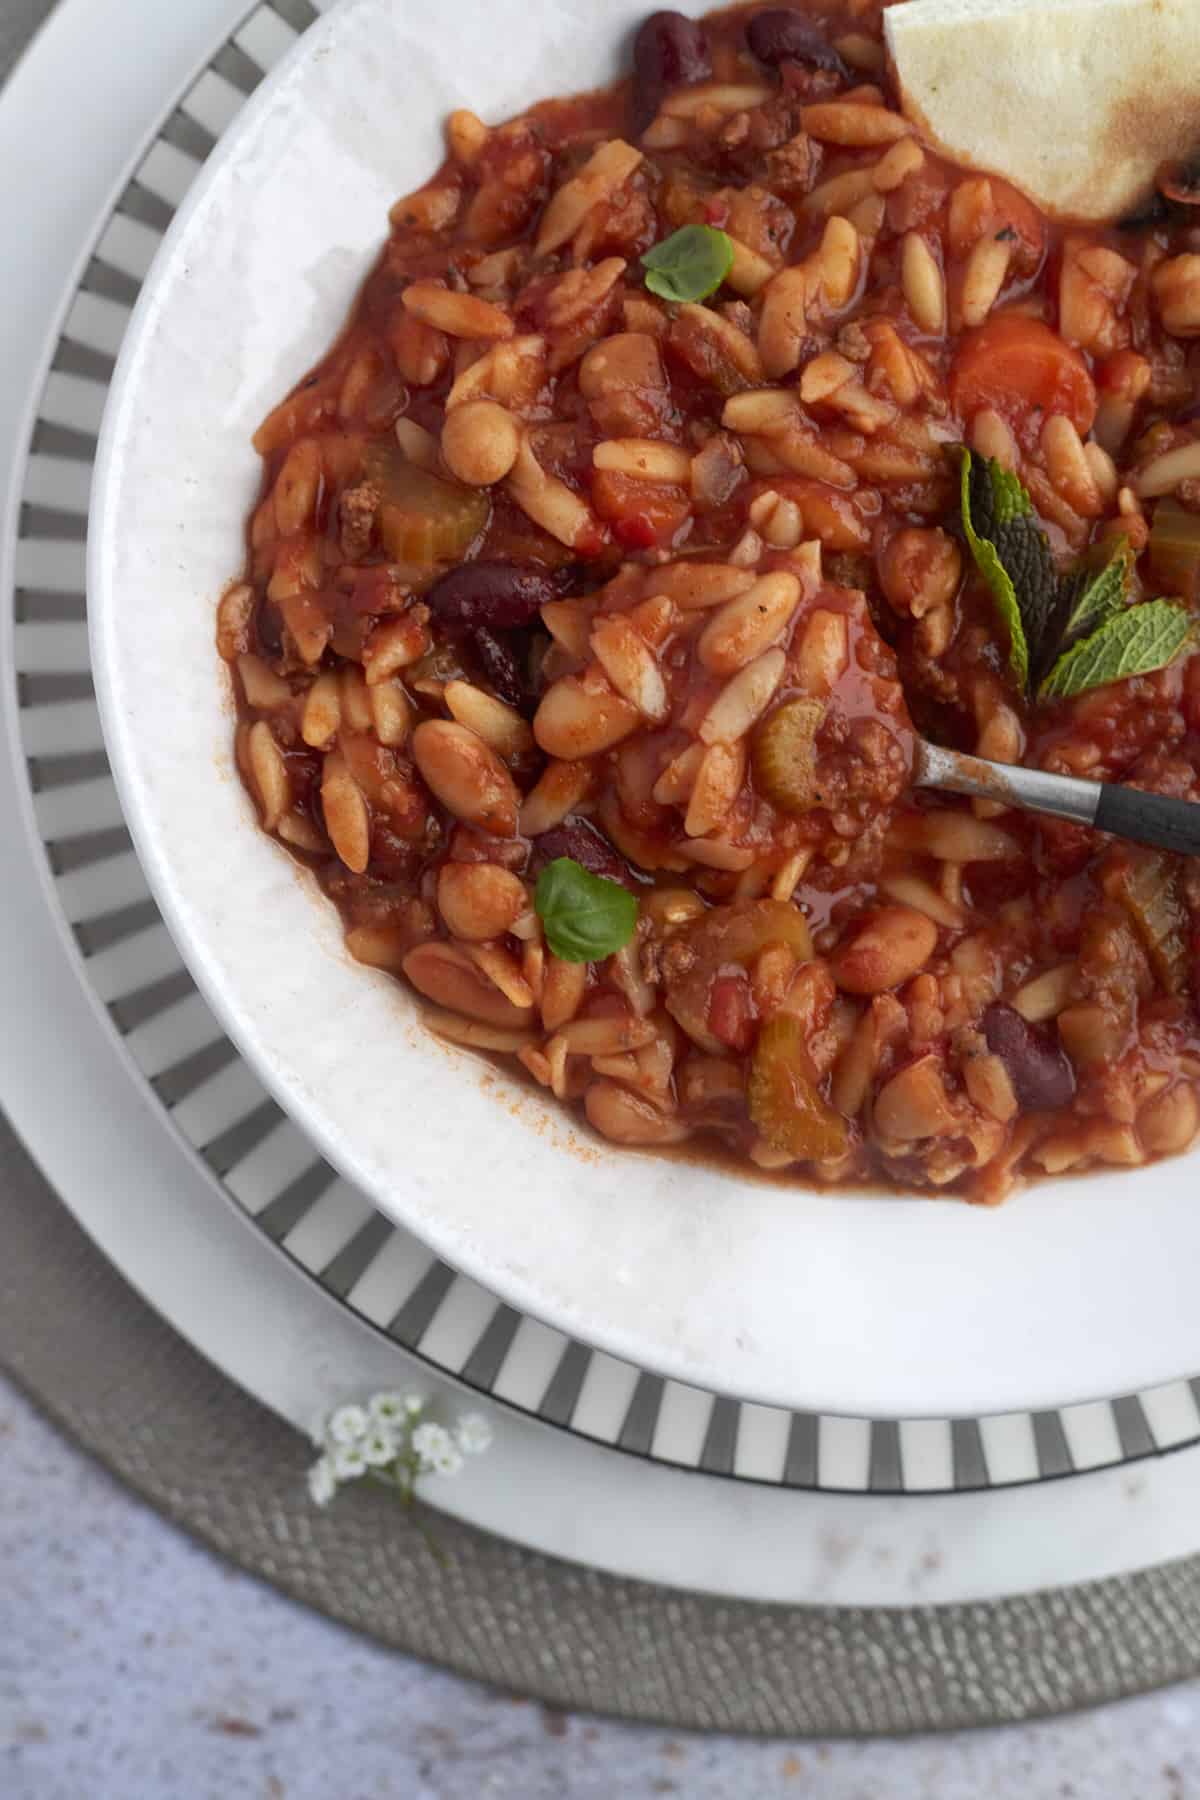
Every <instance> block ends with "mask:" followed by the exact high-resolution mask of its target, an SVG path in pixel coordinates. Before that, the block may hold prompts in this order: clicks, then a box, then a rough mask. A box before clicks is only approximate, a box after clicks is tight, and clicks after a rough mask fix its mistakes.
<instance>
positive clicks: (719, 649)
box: [693, 540, 800, 836]
mask: <svg viewBox="0 0 1200 1800" xmlns="http://www.w3.org/2000/svg"><path fill="white" fill-rule="evenodd" d="M797 541H798V540H797ZM799 604H800V583H799V581H798V580H797V579H796V577H795V576H794V575H789V574H787V573H785V572H783V571H779V572H777V573H775V574H773V575H764V576H763V577H762V578H761V580H759V581H756V582H755V583H754V586H753V587H751V588H749V589H747V591H746V592H745V593H744V594H739V595H738V597H737V598H736V599H734V600H729V601H726V603H725V605H724V606H723V607H722V608H721V609H720V611H719V612H718V613H716V614H715V615H714V617H713V618H712V619H711V620H710V621H709V623H708V624H707V625H706V626H705V628H704V631H703V632H702V633H701V636H700V641H699V644H698V645H697V648H696V653H697V655H698V656H699V658H700V661H701V662H702V663H703V665H704V667H705V668H706V669H709V670H711V671H712V673H713V674H714V675H732V674H734V673H736V671H737V670H738V669H742V668H745V666H746V664H747V663H748V662H752V661H753V660H754V658H755V657H756V656H761V654H762V652H763V651H764V650H766V649H767V648H769V646H770V645H771V644H772V643H773V642H774V640H775V639H776V638H777V637H778V636H779V635H780V633H781V632H782V631H784V630H785V629H786V627H787V626H788V624H789V623H790V621H791V619H792V616H793V615H794V613H795V611H796V608H797V607H798V606H799ZM693 835H696V836H699V835H701V834H700V833H695V834H693Z"/></svg>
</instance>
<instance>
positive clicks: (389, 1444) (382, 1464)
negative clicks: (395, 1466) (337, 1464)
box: [352, 1425, 399, 1469]
mask: <svg viewBox="0 0 1200 1800" xmlns="http://www.w3.org/2000/svg"><path fill="white" fill-rule="evenodd" d="M352 1448H353V1449H355V1450H357V1451H359V1452H360V1454H361V1456H362V1459H363V1461H364V1462H365V1463H366V1465H367V1467H368V1469H386V1468H387V1466H388V1464H389V1463H390V1462H395V1460H396V1451H397V1449H398V1448H399V1446H398V1445H397V1442H396V1434H395V1432H394V1431H389V1430H387V1428H386V1427H385V1426H381V1425H377V1426H376V1427H375V1429H374V1430H373V1431H368V1433H367V1435H366V1437H365V1438H363V1440H362V1441H361V1443H358V1444H355V1445H353V1446H352Z"/></svg>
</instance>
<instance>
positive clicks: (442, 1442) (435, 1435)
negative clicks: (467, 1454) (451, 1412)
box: [412, 1421, 457, 1470]
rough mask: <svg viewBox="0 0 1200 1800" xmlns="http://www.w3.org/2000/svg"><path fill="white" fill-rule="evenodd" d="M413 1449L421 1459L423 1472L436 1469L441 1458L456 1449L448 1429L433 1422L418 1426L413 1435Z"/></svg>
mask: <svg viewBox="0 0 1200 1800" xmlns="http://www.w3.org/2000/svg"><path fill="white" fill-rule="evenodd" d="M412 1447H413V1449H414V1450H415V1451H416V1453H417V1455H418V1456H419V1457H420V1459H421V1467H422V1470H429V1469H436V1467H437V1464H438V1459H439V1457H444V1456H445V1455H446V1453H447V1451H450V1450H453V1449H454V1445H453V1443H452V1442H451V1440H450V1433H449V1432H448V1431H447V1430H446V1427H445V1426H444V1425H434V1424H433V1423H432V1422H431V1421H427V1422H426V1423H425V1424H424V1425H418V1426H417V1428H416V1430H415V1431H414V1432H413V1434H412ZM455 1454H457V1452H455Z"/></svg>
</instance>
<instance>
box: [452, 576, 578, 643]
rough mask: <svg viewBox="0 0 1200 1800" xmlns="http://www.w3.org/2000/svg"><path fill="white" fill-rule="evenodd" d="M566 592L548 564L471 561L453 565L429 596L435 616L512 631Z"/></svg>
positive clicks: (462, 625) (469, 627)
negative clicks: (549, 572)
mask: <svg viewBox="0 0 1200 1800" xmlns="http://www.w3.org/2000/svg"><path fill="white" fill-rule="evenodd" d="M560 592H561V585H560V583H559V582H557V581H555V579H554V578H553V577H552V576H551V575H549V574H547V573H546V571H545V570H544V569H538V568H534V567H532V566H528V565H526V566H522V565H521V564H520V563H503V562H472V563H463V564H462V565H461V567H459V568H457V569H451V570H449V572H448V573H447V574H445V575H443V576H442V577H441V579H440V580H439V581H435V582H434V584H433V586H432V587H431V588H430V590H429V592H428V594H426V596H425V601H426V604H427V605H428V607H429V610H430V612H431V613H432V614H433V616H434V618H435V619H437V620H438V621H439V623H441V624H443V625H449V626H452V627H456V628H458V629H460V630H464V631H475V630H478V628H479V627H480V626H483V627H485V628H487V629H490V630H492V631H513V630H515V629H516V628H517V627H518V626H521V625H529V624H531V623H532V621H533V620H534V619H536V618H537V615H538V612H539V610H540V608H541V607H543V606H545V604H546V602H547V601H548V600H555V599H557V598H558V595H559V593H560Z"/></svg>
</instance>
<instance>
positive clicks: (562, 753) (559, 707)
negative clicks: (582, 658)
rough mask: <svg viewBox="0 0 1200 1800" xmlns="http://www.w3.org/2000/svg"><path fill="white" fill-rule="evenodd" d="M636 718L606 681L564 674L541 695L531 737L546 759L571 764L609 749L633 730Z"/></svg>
mask: <svg viewBox="0 0 1200 1800" xmlns="http://www.w3.org/2000/svg"><path fill="white" fill-rule="evenodd" d="M639 717H640V715H639V713H638V710H637V708H636V707H635V706H633V705H631V704H630V702H629V701H628V700H626V699H624V698H623V697H622V696H621V695H620V694H618V693H616V692H615V691H614V689H613V688H612V687H610V686H609V684H608V682H607V681H598V680H596V679H594V678H592V679H585V678H584V677H582V676H578V675H564V676H562V677H561V679H560V680H558V681H556V682H555V683H554V685H553V687H551V688H549V689H548V690H547V691H546V693H545V694H544V695H543V697H542V703H541V705H540V706H539V707H538V710H537V715H536V717H535V718H534V721H533V735H534V737H535V738H536V739H537V741H538V743H539V745H540V746H541V748H542V749H543V750H544V751H545V752H546V754H547V756H556V757H558V758H560V759H561V760H562V761H564V762H571V761H574V760H576V759H578V758H579V757H584V756H598V755H599V753H600V752H601V751H602V750H611V749H612V747H613V745H614V744H619V743H620V742H621V739H622V738H627V737H628V736H629V734H630V732H631V731H636V730H637V727H638V721H639Z"/></svg>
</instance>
